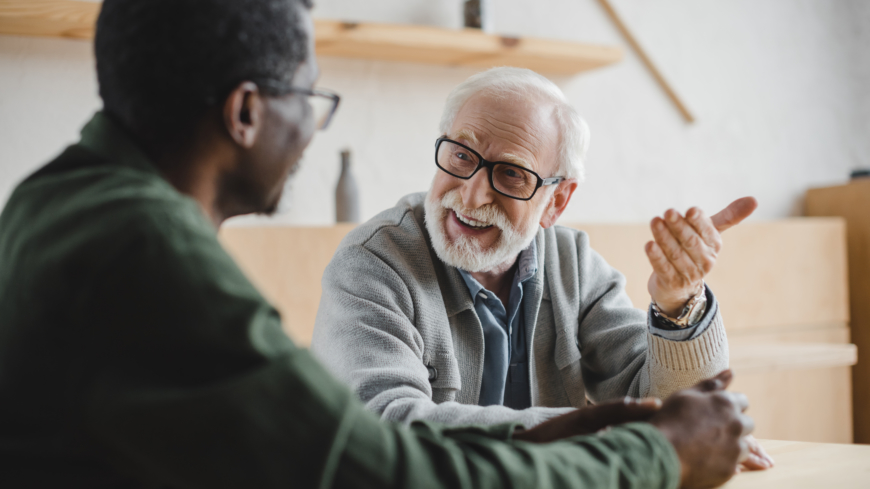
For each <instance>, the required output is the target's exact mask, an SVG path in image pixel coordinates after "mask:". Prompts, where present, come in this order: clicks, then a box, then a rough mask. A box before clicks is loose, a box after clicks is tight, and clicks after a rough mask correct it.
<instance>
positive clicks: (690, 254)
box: [645, 197, 758, 317]
mask: <svg viewBox="0 0 870 489" xmlns="http://www.w3.org/2000/svg"><path fill="white" fill-rule="evenodd" d="M756 207H758V202H757V201H756V200H755V199H754V198H753V197H743V198H742V199H737V200H735V201H734V202H732V203H731V204H729V205H728V207H726V208H725V209H723V210H722V211H721V212H719V213H718V214H715V215H714V216H712V217H707V216H706V215H705V214H704V212H703V211H702V210H701V209H699V208H697V207H692V208H691V209H689V210H688V212H686V216H685V217H683V216H681V215H680V213H679V212H677V211H675V210H674V209H668V210H667V211H666V212H665V214H664V219H663V218H661V217H655V218H654V219H653V220H652V221H651V222H650V228H652V233H653V237H654V238H655V240H654V241H650V242H648V243H647V244H646V247H645V251H646V255H647V257H648V258H649V261H650V263H651V264H652V267H653V273H652V275H651V276H650V278H649V283H648V288H649V293H650V296H651V297H652V300H654V301H655V303H656V304H657V305H658V307H659V309H661V311H662V312H663V313H665V314H666V315H668V316H670V317H677V316H679V314H680V312H681V311H682V309H683V307H684V306H685V305H686V303H687V302H688V301H689V300H690V299H691V298H692V297H694V296H695V295H697V294H698V292H700V291H701V287H702V286H703V283H704V277H705V276H706V275H707V274H708V273H710V270H712V269H713V265H715V263H716V257H717V255H718V254H719V251H720V250H721V249H722V238H721V236H720V233H721V232H723V231H725V230H726V229H728V228H730V227H732V226H734V225H736V224H739V223H740V221H742V220H744V219H746V218H747V217H749V215H750V214H752V212H753V211H754V210H755V208H756Z"/></svg>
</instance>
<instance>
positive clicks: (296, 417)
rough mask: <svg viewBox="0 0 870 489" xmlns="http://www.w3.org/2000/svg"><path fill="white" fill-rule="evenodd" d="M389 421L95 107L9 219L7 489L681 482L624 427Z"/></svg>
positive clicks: (0, 358) (2, 292)
mask: <svg viewBox="0 0 870 489" xmlns="http://www.w3.org/2000/svg"><path fill="white" fill-rule="evenodd" d="M515 428H516V426H515V425H499V426H492V427H487V428H475V427H470V428H459V429H446V428H443V427H441V426H438V425H434V424H429V423H415V424H413V425H411V426H410V427H403V426H399V425H395V424H390V423H385V422H381V421H379V420H378V418H377V416H375V415H374V414H372V413H369V412H367V411H366V410H365V409H364V408H363V406H362V404H360V402H358V401H357V399H356V398H355V397H354V395H353V394H352V393H351V392H350V391H349V390H348V389H347V388H346V387H345V386H344V385H342V384H341V383H339V382H338V381H336V380H335V379H333V377H331V376H330V375H329V374H328V373H327V372H326V371H325V370H324V369H323V368H322V367H321V366H320V365H319V364H318V363H317V362H316V361H315V360H314V359H313V358H312V356H311V355H310V354H309V353H308V351H306V350H304V349H300V348H297V347H296V346H295V345H294V344H293V343H292V341H290V339H288V338H287V336H285V335H284V333H283V332H282V329H281V320H280V317H279V316H278V313H277V312H276V311H275V309H274V308H272V307H271V306H270V305H269V304H268V303H267V302H266V301H265V300H264V299H263V297H262V296H261V295H260V294H259V293H258V292H257V290H256V289H255V288H254V287H253V286H252V285H251V284H250V282H249V281H248V280H247V279H246V278H245V276H244V275H243V274H242V272H241V271H239V269H238V267H237V266H236V265H235V263H233V261H232V259H231V258H230V257H229V256H228V255H227V254H226V253H225V252H224V250H223V249H222V248H221V246H220V244H219V243H218V241H217V239H216V230H215V229H214V227H213V226H212V225H211V224H210V222H209V221H208V220H207V219H206V218H205V216H204V215H203V213H202V212H201V210H200V209H199V207H198V206H197V204H196V203H195V202H194V201H193V200H192V199H190V198H188V197H186V196H184V195H182V194H180V193H179V192H177V191H176V190H175V189H174V188H173V187H172V186H171V185H170V184H169V183H168V182H167V181H166V180H164V179H163V178H162V177H161V175H160V174H159V173H158V171H157V169H156V168H155V167H154V166H153V165H152V164H151V163H150V162H149V161H148V159H147V157H145V155H144V154H143V153H142V152H141V151H140V150H139V149H138V148H137V147H136V146H135V144H134V143H133V142H132V141H131V139H129V138H128V137H127V136H126V135H125V133H124V131H123V130H122V129H121V128H120V127H119V126H117V125H115V124H114V123H113V122H112V121H111V120H110V119H109V118H108V117H107V116H106V115H103V114H97V115H96V116H95V117H94V118H93V120H92V121H91V122H90V123H89V124H88V125H87V126H86V127H85V128H84V129H83V131H82V140H81V142H80V143H79V144H76V145H74V146H71V147H69V148H67V149H66V150H65V151H64V152H63V154H61V155H60V156H59V157H58V158H57V159H55V160H54V161H52V162H51V163H49V164H48V165H46V166H45V167H43V168H42V169H40V170H39V171H37V172H36V173H35V174H33V175H31V176H30V177H29V178H28V179H26V180H25V181H24V182H22V183H21V184H20V185H19V186H18V188H17V189H16V190H15V192H14V193H13V194H12V196H11V198H10V199H9V201H8V203H7V204H6V207H5V209H4V210H3V213H2V214H0V487H10V488H12V487H16V488H18V487H40V488H43V487H58V488H61V487H62V488H71V487H131V488H138V487H173V488H209V489H215V488H271V487H276V488H279V487H280V488H288V487H300V488H301V487H305V488H307V487H312V488H314V487H321V488H326V487H360V488H363V487H378V488H390V487H406V488H414V489H416V488H426V487H432V488H451V489H452V488H489V487H492V488H496V487H498V488H502V487H511V488H514V487H516V488H520V487H528V488H546V487H565V488H568V487H574V488H578V487H614V488H615V487H620V488H634V487H637V488H653V487H663V488H664V487H676V485H677V484H678V482H679V469H680V466H679V461H678V459H677V457H676V454H675V452H674V450H673V448H672V447H671V446H670V444H669V443H668V442H667V440H666V439H665V438H664V437H663V436H662V435H661V434H660V433H659V432H658V431H657V430H656V429H654V428H653V427H651V426H649V425H647V424H643V423H636V424H629V425H625V426H623V427H618V428H614V429H611V430H609V431H607V432H605V433H603V434H599V435H595V436H585V437H577V438H573V439H570V440H566V441H564V442H559V443H553V444H549V445H532V444H527V443H522V442H513V441H511V434H512V432H513V430H514V429H515Z"/></svg>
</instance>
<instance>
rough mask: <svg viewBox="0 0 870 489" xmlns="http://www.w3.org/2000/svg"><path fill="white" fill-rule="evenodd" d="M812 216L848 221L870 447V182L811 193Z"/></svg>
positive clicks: (860, 400) (862, 436)
mask: <svg viewBox="0 0 870 489" xmlns="http://www.w3.org/2000/svg"><path fill="white" fill-rule="evenodd" d="M806 212H807V215H809V216H840V217H842V218H844V219H845V220H846V224H847V231H846V234H847V236H848V238H847V239H848V249H849V290H850V291H851V292H850V294H851V300H850V303H851V317H852V320H851V324H850V330H851V338H852V343H854V344H855V345H857V346H858V363H857V364H856V365H855V366H854V367H853V368H852V394H853V403H854V411H855V442H856V443H870V178H859V179H855V180H853V181H852V182H850V183H848V184H846V185H839V186H835V187H826V188H817V189H811V190H810V191H808V192H807V200H806Z"/></svg>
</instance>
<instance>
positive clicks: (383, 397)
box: [312, 245, 573, 427]
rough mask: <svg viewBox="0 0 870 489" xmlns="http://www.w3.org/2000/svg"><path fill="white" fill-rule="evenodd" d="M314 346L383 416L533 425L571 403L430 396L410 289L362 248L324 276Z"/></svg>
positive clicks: (343, 255) (347, 251)
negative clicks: (481, 402)
mask: <svg viewBox="0 0 870 489" xmlns="http://www.w3.org/2000/svg"><path fill="white" fill-rule="evenodd" d="M322 285H323V295H322V296H321V299H320V307H319V309H318V311H317V320H316V322H315V326H314V338H313V341H312V351H313V352H314V353H315V355H317V357H318V358H319V359H320V360H321V361H323V362H324V364H325V365H326V366H327V368H328V369H329V370H330V371H331V372H332V373H333V374H335V375H336V376H337V377H338V378H339V379H341V380H342V381H344V382H345V383H346V384H348V385H349V386H350V387H351V389H352V390H353V391H354V392H356V394H357V395H358V396H359V398H360V399H361V400H362V401H363V402H364V403H365V404H366V407H368V408H369V409H371V410H372V411H374V412H376V413H378V414H380V415H381V416H382V417H383V418H384V419H388V420H391V421H398V422H403V423H410V422H412V421H415V420H427V421H434V422H438V423H443V424H447V425H464V424H484V425H489V424H496V423H506V422H517V423H522V424H523V425H525V426H527V427H531V426H534V425H537V424H539V423H541V422H543V421H545V420H547V419H549V418H552V417H554V416H558V415H560V414H564V413H567V412H570V411H572V410H573V408H542V407H533V408H528V409H524V410H513V409H510V408H506V407H504V406H486V407H483V406H476V405H468V404H460V403H458V402H452V401H451V402H443V403H440V404H436V403H435V402H434V401H433V400H432V385H431V383H430V382H429V371H428V370H427V368H426V365H425V364H424V361H423V357H424V348H425V345H424V344H423V339H422V337H421V336H420V334H419V332H418V331H417V328H416V327H415V326H414V314H415V313H416V311H414V306H413V301H412V298H411V295H410V292H409V289H408V287H407V286H406V284H405V283H404V282H403V281H402V279H401V278H400V277H399V275H398V274H397V273H396V272H395V271H394V270H393V269H392V268H390V266H389V265H388V264H386V263H384V261H383V260H381V259H379V258H378V257H377V256H376V255H375V254H373V253H372V252H370V251H369V250H368V249H366V248H365V247H364V246H361V245H349V246H342V247H341V248H339V250H338V251H337V252H336V255H335V256H334V257H333V259H332V261H331V262H330V264H329V266H328V267H327V268H326V271H325V272H324V275H323V282H322Z"/></svg>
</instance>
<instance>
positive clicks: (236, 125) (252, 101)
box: [223, 81, 265, 148]
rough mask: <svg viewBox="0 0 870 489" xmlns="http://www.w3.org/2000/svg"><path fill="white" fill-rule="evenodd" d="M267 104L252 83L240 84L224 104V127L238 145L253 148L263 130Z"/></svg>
mask: <svg viewBox="0 0 870 489" xmlns="http://www.w3.org/2000/svg"><path fill="white" fill-rule="evenodd" d="M264 110H265V104H264V103H263V98H262V97H261V96H260V90H259V89H258V88H257V85H256V84H254V83H252V82H247V81H246V82H242V83H240V84H239V85H238V86H237V87H236V88H235V89H233V91H232V92H231V93H230V95H229V96H228V97H227V99H226V102H224V111H223V112H224V125H225V126H226V129H227V133H228V134H229V136H230V138H232V140H233V141H235V143H236V144H238V145H239V146H241V147H243V148H251V147H252V146H253V145H254V143H255V142H256V141H257V135H258V134H259V132H260V130H261V128H262V121H263V116H264V114H263V111H264Z"/></svg>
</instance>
